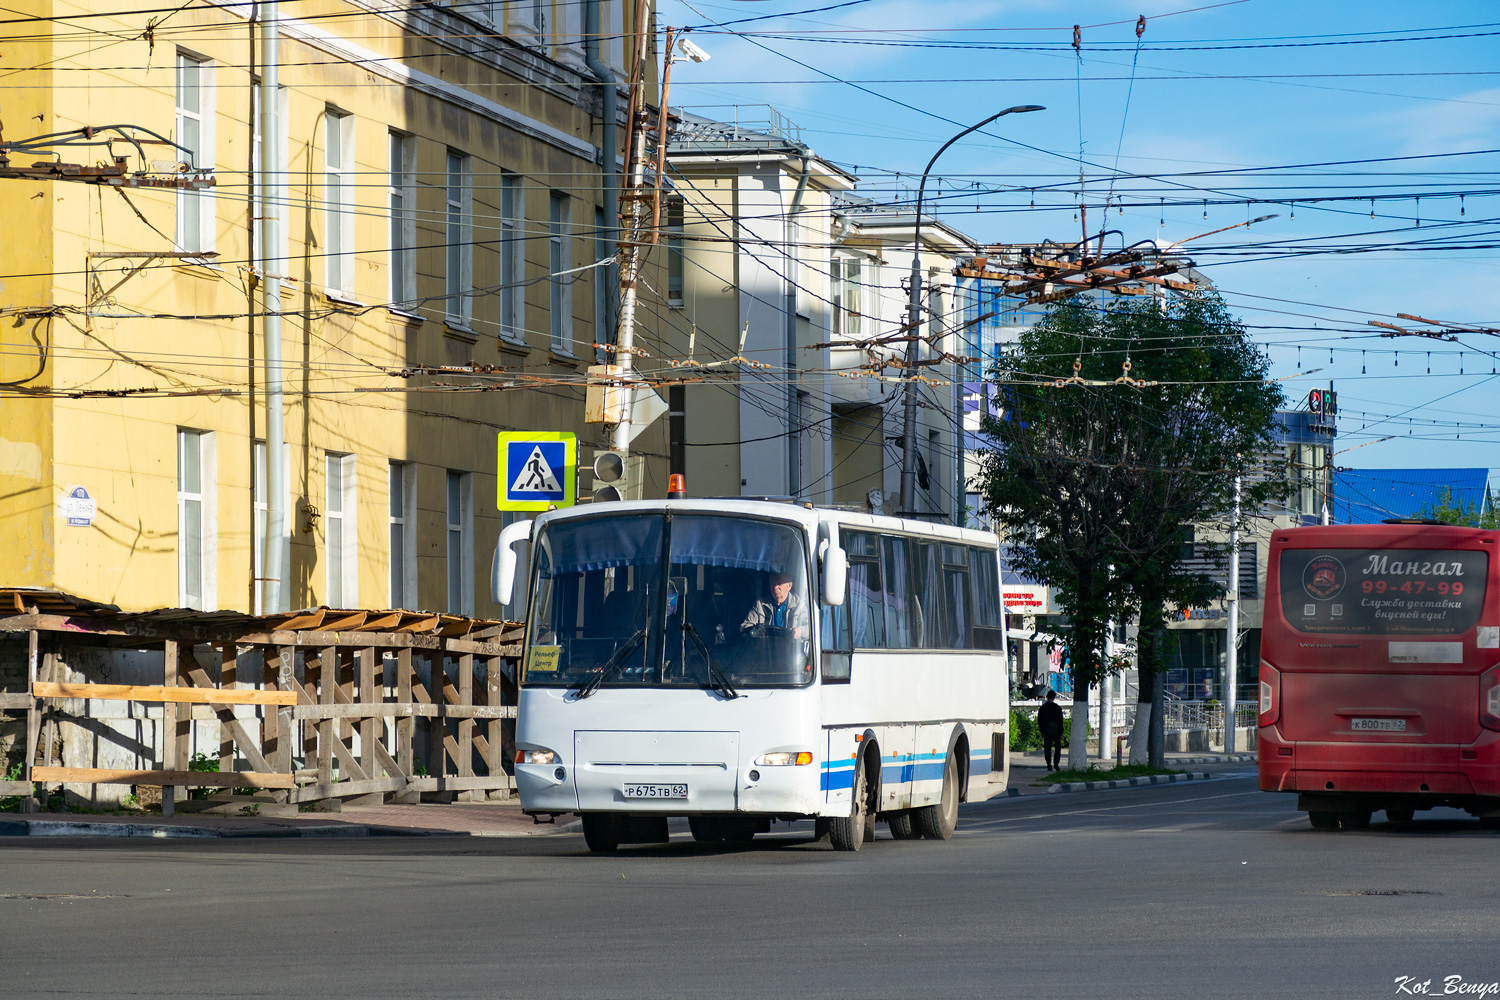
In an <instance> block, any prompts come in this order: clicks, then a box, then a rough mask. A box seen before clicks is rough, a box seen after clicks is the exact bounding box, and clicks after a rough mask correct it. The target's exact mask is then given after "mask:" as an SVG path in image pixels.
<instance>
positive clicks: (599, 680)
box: [577, 629, 646, 701]
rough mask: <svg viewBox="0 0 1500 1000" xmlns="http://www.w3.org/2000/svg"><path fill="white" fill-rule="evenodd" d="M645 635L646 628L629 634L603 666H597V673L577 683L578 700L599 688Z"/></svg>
mask: <svg viewBox="0 0 1500 1000" xmlns="http://www.w3.org/2000/svg"><path fill="white" fill-rule="evenodd" d="M645 637H646V630H645V629H640V630H639V631H637V632H636V633H635V635H633V636H631V637H630V638H629V639H626V640H625V642H624V644H623V645H621V646H620V648H619V649H617V650H615V653H614V655H613V656H611V657H610V658H609V659H608V660H606V661H605V663H604V666H602V667H600V668H599V672H598V673H596V674H593V675H591V676H590V677H589V679H588V680H586V681H584V682H583V683H582V684H580V685H578V692H577V696H578V700H579V701H582V700H583V699H585V698H587V697H588V696H589V695H591V694H593V693H594V692H595V691H597V690H599V685H601V684H603V683H604V682H605V681H606V680H608V679H609V678H610V677H612V676H614V674H615V672H616V671H617V670H619V669H620V665H621V664H622V663H624V662H625V657H627V656H629V655H630V653H631V651H632V650H634V649H635V648H636V647H637V646H639V645H640V644H641V640H642V639H644V638H645Z"/></svg>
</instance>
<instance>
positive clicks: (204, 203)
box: [176, 52, 214, 252]
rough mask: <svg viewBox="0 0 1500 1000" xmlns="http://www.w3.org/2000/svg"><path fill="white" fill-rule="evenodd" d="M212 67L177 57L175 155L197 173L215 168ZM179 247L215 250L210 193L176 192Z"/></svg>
mask: <svg viewBox="0 0 1500 1000" xmlns="http://www.w3.org/2000/svg"><path fill="white" fill-rule="evenodd" d="M213 135H214V86H213V67H212V66H211V65H210V64H209V63H208V62H207V61H206V60H203V59H199V58H197V57H195V56H190V55H188V54H187V53H185V52H179V53H178V54H177V144H178V145H179V146H181V147H183V148H182V149H179V150H177V151H176V154H177V155H179V156H181V157H182V158H183V159H185V160H186V161H187V162H188V163H189V164H191V165H192V167H193V168H194V169H195V170H206V169H208V168H211V167H212V166H213V165H214V164H213V157H214V154H213V149H214V143H213ZM177 246H178V247H179V248H181V249H182V250H184V251H193V250H202V251H205V252H207V251H211V250H212V249H213V248H214V202H213V195H212V193H211V192H209V191H208V190H206V189H205V190H201V191H179V192H177Z"/></svg>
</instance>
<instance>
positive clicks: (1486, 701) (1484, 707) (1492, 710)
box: [1479, 666, 1500, 729]
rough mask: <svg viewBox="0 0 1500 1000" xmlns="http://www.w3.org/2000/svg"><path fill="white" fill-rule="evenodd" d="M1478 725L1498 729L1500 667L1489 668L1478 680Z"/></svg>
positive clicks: (1499, 716)
mask: <svg viewBox="0 0 1500 1000" xmlns="http://www.w3.org/2000/svg"><path fill="white" fill-rule="evenodd" d="M1479 724H1480V725H1481V726H1483V727H1484V728H1486V729H1500V666H1494V667H1491V668H1490V669H1488V670H1486V671H1485V672H1484V674H1483V675H1481V676H1480V678H1479Z"/></svg>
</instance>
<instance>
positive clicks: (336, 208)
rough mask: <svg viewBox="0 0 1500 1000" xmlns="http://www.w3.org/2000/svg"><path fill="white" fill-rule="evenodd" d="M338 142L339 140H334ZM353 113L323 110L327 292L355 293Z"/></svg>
mask: <svg viewBox="0 0 1500 1000" xmlns="http://www.w3.org/2000/svg"><path fill="white" fill-rule="evenodd" d="M335 143H336V144H335ZM354 177H355V171H354V116H353V115H351V114H349V113H348V112H346V111H340V110H339V109H338V108H326V109H324V111H323V277H324V284H325V287H326V288H327V289H328V294H329V295H333V296H336V297H339V298H346V299H349V298H353V297H354V275H355V267H354V181H353V178H354Z"/></svg>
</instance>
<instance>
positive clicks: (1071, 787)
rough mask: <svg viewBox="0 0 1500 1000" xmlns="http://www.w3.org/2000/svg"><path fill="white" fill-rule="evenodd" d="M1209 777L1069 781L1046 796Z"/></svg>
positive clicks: (1191, 774) (1195, 774)
mask: <svg viewBox="0 0 1500 1000" xmlns="http://www.w3.org/2000/svg"><path fill="white" fill-rule="evenodd" d="M1209 777H1210V775H1209V774H1208V772H1206V771H1196V772H1187V773H1185V774H1152V775H1148V776H1146V777H1141V778H1118V779H1116V780H1114V781H1068V782H1064V783H1062V784H1058V785H1053V786H1052V787H1051V788H1049V789H1048V790H1047V791H1046V793H1044V794H1048V795H1056V794H1057V793H1058V792H1097V791H1101V790H1103V789H1106V788H1142V787H1144V786H1146V785H1171V784H1176V783H1177V782H1179V781H1207V780H1208V779H1209Z"/></svg>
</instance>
